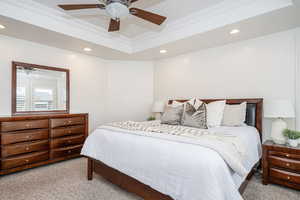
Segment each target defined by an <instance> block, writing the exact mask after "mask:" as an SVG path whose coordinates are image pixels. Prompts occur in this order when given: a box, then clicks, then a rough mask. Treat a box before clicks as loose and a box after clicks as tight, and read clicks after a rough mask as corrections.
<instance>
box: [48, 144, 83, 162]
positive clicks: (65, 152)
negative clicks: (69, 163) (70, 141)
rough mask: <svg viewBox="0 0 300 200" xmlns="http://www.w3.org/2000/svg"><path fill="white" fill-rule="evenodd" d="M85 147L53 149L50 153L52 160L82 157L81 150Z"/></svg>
mask: <svg viewBox="0 0 300 200" xmlns="http://www.w3.org/2000/svg"><path fill="white" fill-rule="evenodd" d="M82 146H83V145H75V146H70V147H65V148H59V149H53V150H51V151H50V158H51V159H55V158H60V157H67V156H71V155H80V152H81V149H82Z"/></svg>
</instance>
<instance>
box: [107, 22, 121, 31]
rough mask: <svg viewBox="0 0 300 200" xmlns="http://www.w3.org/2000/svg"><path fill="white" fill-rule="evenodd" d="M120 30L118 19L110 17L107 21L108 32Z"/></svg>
mask: <svg viewBox="0 0 300 200" xmlns="http://www.w3.org/2000/svg"><path fill="white" fill-rule="evenodd" d="M119 30H120V20H114V19H111V20H110V23H109V28H108V31H109V32H114V31H119Z"/></svg>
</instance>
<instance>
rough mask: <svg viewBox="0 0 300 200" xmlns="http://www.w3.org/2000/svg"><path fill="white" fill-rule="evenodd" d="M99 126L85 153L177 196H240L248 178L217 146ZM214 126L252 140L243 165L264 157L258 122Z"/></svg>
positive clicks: (215, 199) (197, 199)
mask: <svg viewBox="0 0 300 200" xmlns="http://www.w3.org/2000/svg"><path fill="white" fill-rule="evenodd" d="M119 131H120V130H118V131H114V130H109V129H104V128H99V129H96V130H95V131H94V132H93V133H92V134H91V135H90V136H89V137H88V139H87V140H86V142H85V144H84V147H83V149H82V155H85V156H89V157H91V158H94V159H96V160H100V161H101V162H103V163H105V164H106V165H108V166H110V167H112V168H115V169H117V170H119V171H121V172H123V173H125V174H127V175H129V176H131V177H133V178H135V179H137V180H139V181H141V182H142V183H144V184H146V185H149V186H151V187H152V188H153V189H155V190H157V191H159V192H161V193H164V194H167V195H169V196H171V197H172V198H173V199H175V200H240V199H242V197H241V195H240V194H239V192H238V188H239V186H240V184H241V183H242V182H243V181H244V179H245V178H246V177H245V176H244V177H241V176H240V175H238V174H237V173H234V172H233V171H232V170H231V169H230V168H229V167H228V165H227V164H226V162H225V161H224V160H223V159H222V157H221V156H220V154H218V153H217V152H216V151H214V150H212V149H209V148H206V147H202V146H198V145H193V144H188V143H181V142H177V141H172V140H164V139H159V138H153V137H147V136H142V135H137V134H130V133H127V132H126V133H123V134H120V132H119ZM210 131H216V132H224V133H226V132H227V133H230V134H233V135H237V136H238V137H239V138H240V139H241V140H242V141H243V143H244V144H245V145H246V146H245V149H246V151H245V152H246V155H245V156H246V159H245V160H244V163H243V165H244V166H245V168H246V170H247V171H248V172H250V170H251V168H252V167H253V165H254V164H255V163H256V162H258V160H259V158H260V156H261V145H260V139H259V134H258V133H257V130H256V129H255V128H253V127H249V126H244V127H219V128H213V129H210Z"/></svg>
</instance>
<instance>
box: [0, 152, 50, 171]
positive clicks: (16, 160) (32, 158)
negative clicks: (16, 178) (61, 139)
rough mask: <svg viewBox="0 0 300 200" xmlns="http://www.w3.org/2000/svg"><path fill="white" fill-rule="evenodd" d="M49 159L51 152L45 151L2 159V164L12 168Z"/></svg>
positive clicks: (4, 166) (5, 167)
mask: <svg viewBox="0 0 300 200" xmlns="http://www.w3.org/2000/svg"><path fill="white" fill-rule="evenodd" d="M48 159H49V152H48V151H44V152H36V153H30V154H25V155H22V156H16V157H13V158H7V159H3V160H2V161H1V164H2V169H11V168H15V167H19V166H23V165H28V164H31V163H36V162H40V161H44V160H48Z"/></svg>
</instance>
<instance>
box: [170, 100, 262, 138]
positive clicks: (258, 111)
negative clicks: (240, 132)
mask: <svg viewBox="0 0 300 200" xmlns="http://www.w3.org/2000/svg"><path fill="white" fill-rule="evenodd" d="M199 100H201V101H203V102H205V103H210V102H213V101H221V100H225V99H199ZM173 101H178V102H186V101H189V100H185V99H181V100H169V104H172V103H173ZM243 102H247V116H246V123H247V124H248V125H249V126H254V127H256V129H257V130H258V132H259V135H260V139H262V113H263V99H262V98H259V99H226V103H227V104H231V105H234V104H240V103H243Z"/></svg>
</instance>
